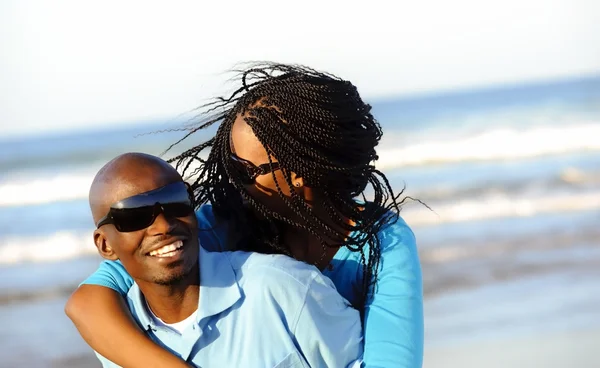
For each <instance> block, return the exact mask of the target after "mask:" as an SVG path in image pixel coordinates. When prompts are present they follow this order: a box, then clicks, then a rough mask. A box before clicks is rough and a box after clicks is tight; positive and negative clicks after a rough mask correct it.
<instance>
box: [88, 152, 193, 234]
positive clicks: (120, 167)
mask: <svg viewBox="0 0 600 368" xmlns="http://www.w3.org/2000/svg"><path fill="white" fill-rule="evenodd" d="M148 179H150V180H148ZM181 180H182V179H181V176H180V175H179V173H178V172H177V170H175V168H174V167H173V166H171V165H170V164H169V163H167V162H166V161H164V160H162V159H161V158H159V157H156V156H152V155H148V154H145V153H139V152H131V153H124V154H122V155H119V156H117V157H115V158H114V159H112V160H110V161H109V162H108V163H107V164H106V165H104V166H103V167H102V168H101V169H100V170H99V171H98V173H97V174H96V176H95V177H94V181H93V182H92V186H91V187H90V192H89V202H90V209H91V210H92V216H93V217H94V223H97V222H98V220H99V219H101V218H102V217H103V216H104V215H106V213H107V212H108V209H109V207H110V205H111V204H113V203H115V202H118V201H120V200H122V199H124V198H127V197H130V196H132V195H136V194H139V193H142V192H145V191H150V190H152V189H154V188H150V189H148V190H141V191H140V184H144V183H147V182H149V183H147V184H150V185H155V187H161V186H163V185H167V184H171V183H174V182H176V181H181Z"/></svg>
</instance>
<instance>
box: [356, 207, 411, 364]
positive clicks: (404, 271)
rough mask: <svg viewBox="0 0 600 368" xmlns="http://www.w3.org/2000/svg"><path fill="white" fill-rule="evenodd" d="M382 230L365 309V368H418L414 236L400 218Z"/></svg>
mask: <svg viewBox="0 0 600 368" xmlns="http://www.w3.org/2000/svg"><path fill="white" fill-rule="evenodd" d="M383 231H384V232H385V236H382V237H381V243H382V244H381V247H382V250H381V262H380V265H381V266H380V271H379V275H378V280H377V283H376V286H375V293H374V294H373V295H371V296H370V297H369V298H368V299H367V303H366V306H365V321H364V333H365V351H364V363H365V367H366V368H374V367H382V368H383V367H385V368H388V367H402V368H421V366H422V364H423V283H422V274H421V265H420V263H419V256H418V253H417V247H416V241H415V236H414V234H413V232H412V231H411V230H410V228H409V227H408V226H407V225H406V223H405V222H404V221H403V220H402V219H401V218H400V219H398V222H397V223H396V224H394V225H391V226H389V227H388V228H387V229H385V230H383Z"/></svg>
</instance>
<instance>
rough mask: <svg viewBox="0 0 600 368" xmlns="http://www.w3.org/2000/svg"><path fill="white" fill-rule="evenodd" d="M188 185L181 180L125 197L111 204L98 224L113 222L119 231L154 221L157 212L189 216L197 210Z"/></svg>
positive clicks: (127, 230)
mask: <svg viewBox="0 0 600 368" xmlns="http://www.w3.org/2000/svg"><path fill="white" fill-rule="evenodd" d="M191 198H192V196H191V193H190V190H189V187H188V185H187V184H186V183H184V182H182V181H180V182H176V183H173V184H168V185H165V186H164V187H160V188H158V189H154V190H151V191H149V192H145V193H141V194H138V195H135V196H132V197H128V198H125V199H123V200H121V201H119V202H117V203H114V204H113V205H111V206H110V210H109V211H108V214H106V216H104V217H103V218H102V219H100V221H98V224H97V225H96V228H99V227H100V226H103V225H106V224H113V225H114V226H115V228H116V229H117V230H118V231H119V232H123V233H126V232H132V231H138V230H142V229H145V228H147V227H148V226H150V225H152V224H153V223H154V221H155V220H156V218H157V217H158V215H160V214H161V213H163V214H164V215H165V217H168V218H174V217H186V216H189V215H191V214H192V213H194V206H193V202H192V199H191Z"/></svg>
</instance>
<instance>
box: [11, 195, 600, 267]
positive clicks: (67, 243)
mask: <svg viewBox="0 0 600 368" xmlns="http://www.w3.org/2000/svg"><path fill="white" fill-rule="evenodd" d="M430 205H432V207H433V209H434V211H435V213H434V212H431V211H429V210H428V209H426V208H424V207H423V206H421V205H419V204H414V205H410V206H407V207H406V208H405V210H404V211H403V212H402V216H403V217H404V218H405V220H406V221H407V222H408V223H409V224H410V225H411V226H415V227H416V226H435V225H441V224H447V223H460V222H470V221H477V220H483V219H493V218H502V217H524V218H525V217H532V216H536V215H539V214H543V213H556V212H563V213H566V212H574V211H583V210H593V209H600V191H597V192H592V193H582V194H575V195H573V194H571V195H567V194H564V195H558V194H555V195H551V196H550V195H549V196H545V197H538V198H518V199H514V198H510V197H507V196H503V195H494V196H486V197H482V198H478V199H470V200H463V201H458V202H453V203H448V202H446V203H441V204H439V205H436V204H433V203H430ZM96 252H97V251H96V248H95V247H94V244H93V241H92V236H91V232H90V231H85V232H84V231H79V232H70V231H63V232H57V233H54V234H52V235H49V236H48V235H44V236H24V235H22V236H13V237H5V238H0V265H2V264H16V263H24V262H55V261H60V260H66V259H73V258H80V257H83V256H89V255H92V254H96Z"/></svg>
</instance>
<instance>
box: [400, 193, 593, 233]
mask: <svg viewBox="0 0 600 368" xmlns="http://www.w3.org/2000/svg"><path fill="white" fill-rule="evenodd" d="M422 199H423V200H424V201H425V202H426V203H427V199H426V198H422ZM428 204H429V205H430V206H431V207H432V209H433V211H434V212H432V211H430V210H428V209H427V208H425V207H424V206H422V205H420V204H415V205H411V206H408V207H407V208H406V210H405V211H403V212H402V217H404V218H405V219H406V220H407V222H408V223H409V224H411V225H413V226H427V225H439V224H445V223H457V222H468V221H477V220H485V219H493V218H501V217H531V216H535V215H539V214H544V213H554V212H574V211H585V210H593V209H600V192H598V191H596V192H589V193H581V194H551V195H546V196H540V197H524V198H513V197H509V196H507V195H505V194H500V193H499V194H495V195H488V196H484V197H481V198H476V199H465V200H460V201H456V202H450V203H449V202H445V203H441V204H439V205H436V204H433V203H428Z"/></svg>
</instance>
